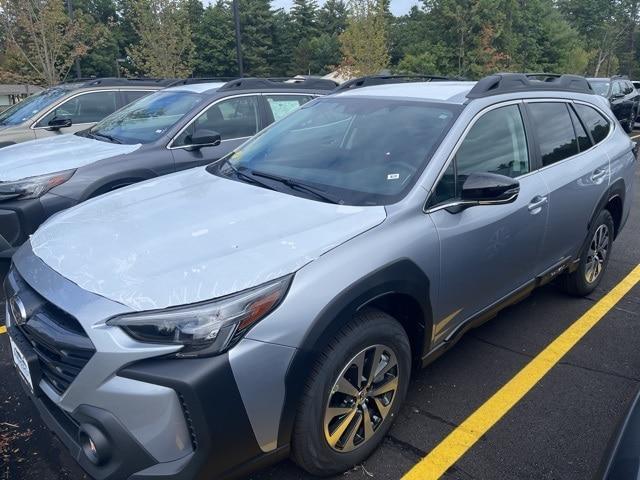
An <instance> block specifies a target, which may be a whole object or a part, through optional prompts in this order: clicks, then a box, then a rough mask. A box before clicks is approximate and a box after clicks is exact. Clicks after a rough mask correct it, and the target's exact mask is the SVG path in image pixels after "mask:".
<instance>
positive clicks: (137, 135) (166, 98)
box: [88, 90, 204, 145]
mask: <svg viewBox="0 0 640 480" xmlns="http://www.w3.org/2000/svg"><path fill="white" fill-rule="evenodd" d="M203 101H204V96H202V95H200V94H198V93H193V92H186V91H179V90H177V91H175V90H174V91H160V92H156V93H153V94H151V95H148V96H146V97H143V98H141V99H140V100H137V101H135V102H133V103H131V104H129V105H127V106H126V107H124V108H123V109H121V110H118V111H117V112H115V113H112V114H111V115H109V116H108V117H106V118H105V119H104V120H102V121H100V122H99V123H97V124H96V125H95V126H94V127H93V128H92V129H90V130H89V132H88V135H89V136H93V137H95V138H97V139H99V140H103V139H106V141H111V142H114V143H125V144H131V145H133V144H137V143H151V142H155V141H156V140H158V139H159V138H160V137H161V136H162V135H164V134H165V132H166V131H167V130H169V129H170V128H171V127H173V126H174V125H175V124H176V123H177V122H179V121H180V120H181V119H182V118H183V117H184V116H185V115H186V114H187V113H188V112H189V111H191V109H192V108H194V107H195V106H196V105H198V104H199V103H201V102H203Z"/></svg>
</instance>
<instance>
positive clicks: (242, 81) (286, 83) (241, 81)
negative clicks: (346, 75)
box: [219, 77, 336, 91]
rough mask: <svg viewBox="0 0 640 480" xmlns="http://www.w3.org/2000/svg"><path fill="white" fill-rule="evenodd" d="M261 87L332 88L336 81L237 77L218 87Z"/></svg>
mask: <svg viewBox="0 0 640 480" xmlns="http://www.w3.org/2000/svg"><path fill="white" fill-rule="evenodd" d="M262 88H273V89H281V88H282V89H285V88H286V89H289V88H293V89H306V90H334V89H335V88H336V82H334V81H333V80H329V79H326V78H302V77H297V78H296V77H294V78H291V77H286V78H250V77H249V78H238V79H235V80H232V81H230V82H227V83H225V84H224V85H223V86H222V87H220V88H219V91H224V90H257V89H262Z"/></svg>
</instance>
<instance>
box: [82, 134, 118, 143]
mask: <svg viewBox="0 0 640 480" xmlns="http://www.w3.org/2000/svg"><path fill="white" fill-rule="evenodd" d="M88 133H89V135H91V136H92V137H94V138H95V137H102V138H106V139H107V140H109V141H110V142H111V143H122V142H121V141H120V140H118V139H117V138H115V137H112V136H111V135H107V134H106V133H96V132H92V131H89V132H88Z"/></svg>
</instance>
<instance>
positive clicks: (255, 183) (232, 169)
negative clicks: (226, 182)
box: [222, 158, 275, 190]
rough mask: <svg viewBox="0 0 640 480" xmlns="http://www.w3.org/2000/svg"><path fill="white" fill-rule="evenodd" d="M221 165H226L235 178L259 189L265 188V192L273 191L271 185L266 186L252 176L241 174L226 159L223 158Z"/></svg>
mask: <svg viewBox="0 0 640 480" xmlns="http://www.w3.org/2000/svg"><path fill="white" fill-rule="evenodd" d="M222 164H224V165H227V166H228V167H229V168H230V169H231V171H232V172H233V173H234V175H235V176H236V177H238V178H241V179H243V180H244V181H246V182H248V183H251V184H253V185H258V186H259V187H262V188H266V189H267V190H275V188H273V187H272V186H271V185H267V184H266V183H264V182H261V181H260V180H258V179H256V178H253V177H252V176H250V175H247V174H246V173H242V172H241V171H240V170H238V169H237V168H236V167H234V166H233V164H232V163H231V162H230V161H229V159H228V158H225V159H224V160H223V161H222ZM247 170H248V169H247ZM249 171H250V170H249Z"/></svg>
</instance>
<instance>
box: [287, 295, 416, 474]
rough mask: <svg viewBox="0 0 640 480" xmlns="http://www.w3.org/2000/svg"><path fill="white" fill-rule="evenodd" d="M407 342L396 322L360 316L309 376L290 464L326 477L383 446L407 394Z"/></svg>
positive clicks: (371, 312) (373, 312) (379, 315)
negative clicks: (293, 462) (383, 441)
mask: <svg viewBox="0 0 640 480" xmlns="http://www.w3.org/2000/svg"><path fill="white" fill-rule="evenodd" d="M410 376H411V345H410V343H409V338H408V337H407V332H406V331H405V329H404V328H403V326H402V325H400V323H398V321H397V320H395V319H394V318H393V317H391V316H390V315H388V314H387V313H385V312H382V311H380V310H377V309H373V308H367V309H364V310H362V311H360V312H358V313H357V314H356V315H355V316H354V317H353V319H352V320H351V321H350V322H348V323H347V324H345V325H344V326H343V327H342V328H341V329H340V330H339V331H338V333H336V334H335V336H333V337H332V338H329V339H327V344H326V345H324V346H323V347H322V348H321V349H320V353H319V354H318V357H317V358H316V360H315V361H314V364H313V366H312V367H311V368H310V371H309V372H308V381H307V385H306V387H305V392H304V394H303V395H302V398H301V399H300V402H299V407H298V412H297V415H296V421H295V425H294V431H293V435H292V439H291V456H292V458H293V460H294V461H295V462H296V463H297V464H298V465H299V466H300V467H302V468H303V469H305V470H306V471H307V472H309V473H311V474H313V475H320V476H327V475H331V474H336V473H340V472H344V471H345V470H348V469H350V468H352V467H353V466H354V465H358V464H361V463H362V462H363V461H364V460H366V459H367V457H368V456H369V455H371V453H372V452H373V451H374V450H375V449H376V447H377V446H378V445H379V444H380V442H382V440H383V439H384V436H385V435H386V434H387V432H388V431H389V429H390V428H391V424H392V423H393V420H394V419H395V418H396V416H397V414H398V411H399V410H400V406H401V405H402V402H403V400H404V397H405V395H406V393H407V387H408V384H409V377H410Z"/></svg>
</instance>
